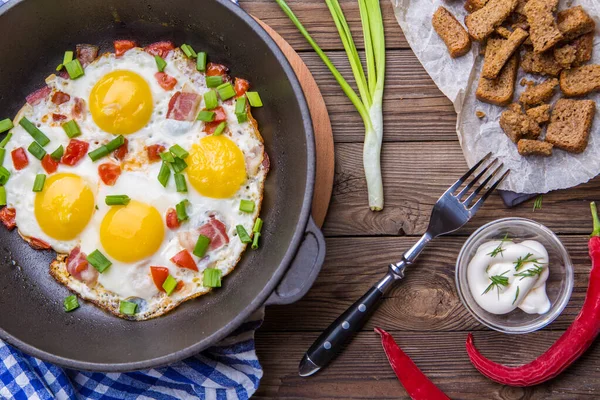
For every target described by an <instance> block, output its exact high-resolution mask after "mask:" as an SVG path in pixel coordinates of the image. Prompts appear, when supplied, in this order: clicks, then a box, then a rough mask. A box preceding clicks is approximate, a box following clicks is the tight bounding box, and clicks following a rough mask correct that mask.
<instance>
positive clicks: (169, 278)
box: [162, 275, 177, 296]
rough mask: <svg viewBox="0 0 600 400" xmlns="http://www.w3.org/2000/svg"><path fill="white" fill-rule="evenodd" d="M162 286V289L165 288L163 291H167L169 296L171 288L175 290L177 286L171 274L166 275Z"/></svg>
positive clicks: (171, 291)
mask: <svg viewBox="0 0 600 400" xmlns="http://www.w3.org/2000/svg"><path fill="white" fill-rule="evenodd" d="M162 287H163V289H165V292H167V296H170V295H171V293H173V290H175V288H176V287H177V280H175V278H173V276H171V275H169V276H167V279H165V281H164V282H163V285H162Z"/></svg>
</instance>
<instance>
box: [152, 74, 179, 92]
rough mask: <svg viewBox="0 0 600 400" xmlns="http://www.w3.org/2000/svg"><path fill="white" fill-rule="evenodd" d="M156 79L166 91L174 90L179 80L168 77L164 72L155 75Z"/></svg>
mask: <svg viewBox="0 0 600 400" xmlns="http://www.w3.org/2000/svg"><path fill="white" fill-rule="evenodd" d="M154 77H155V78H156V80H157V81H158V84H159V85H160V87H162V88H163V89H165V90H172V89H173V88H174V87H175V85H177V79H175V78H173V77H172V76H171V75H167V74H165V73H164V72H157V73H155V74H154Z"/></svg>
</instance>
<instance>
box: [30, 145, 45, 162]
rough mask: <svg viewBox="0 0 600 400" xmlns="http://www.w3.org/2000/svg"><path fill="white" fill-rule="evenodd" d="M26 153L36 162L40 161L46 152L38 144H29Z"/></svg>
mask: <svg viewBox="0 0 600 400" xmlns="http://www.w3.org/2000/svg"><path fill="white" fill-rule="evenodd" d="M27 151H29V152H30V153H31V154H32V155H33V156H34V157H35V158H37V159H38V160H41V159H42V158H44V156H45V155H46V150H44V149H43V148H42V146H40V145H39V143H38V142H31V144H30V145H29V147H28V148H27Z"/></svg>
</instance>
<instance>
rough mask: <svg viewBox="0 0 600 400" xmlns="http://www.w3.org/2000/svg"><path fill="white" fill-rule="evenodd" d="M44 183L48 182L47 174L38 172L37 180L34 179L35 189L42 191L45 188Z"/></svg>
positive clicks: (35, 190)
mask: <svg viewBox="0 0 600 400" xmlns="http://www.w3.org/2000/svg"><path fill="white" fill-rule="evenodd" d="M44 183H46V175H44V174H37V175H36V176H35V181H33V191H34V192H41V191H42V190H44Z"/></svg>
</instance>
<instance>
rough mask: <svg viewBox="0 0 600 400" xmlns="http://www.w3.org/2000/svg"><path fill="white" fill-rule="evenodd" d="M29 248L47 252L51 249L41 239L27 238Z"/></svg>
mask: <svg viewBox="0 0 600 400" xmlns="http://www.w3.org/2000/svg"><path fill="white" fill-rule="evenodd" d="M29 246H31V248H32V249H34V250H48V249H50V248H51V246H50V245H49V244H48V243H46V242H44V241H43V240H42V239H38V238H34V237H30V238H29Z"/></svg>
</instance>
